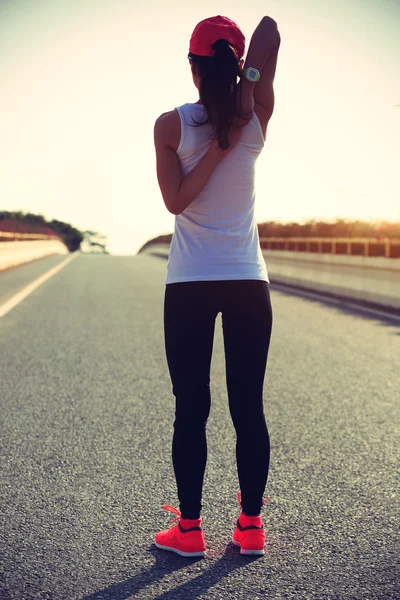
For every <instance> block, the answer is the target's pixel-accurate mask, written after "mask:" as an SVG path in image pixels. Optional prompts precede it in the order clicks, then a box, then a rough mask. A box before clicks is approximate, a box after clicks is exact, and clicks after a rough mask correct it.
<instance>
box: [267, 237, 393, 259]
mask: <svg viewBox="0 0 400 600" xmlns="http://www.w3.org/2000/svg"><path fill="white" fill-rule="evenodd" d="M260 245H261V248H262V249H263V250H289V251H293V252H318V253H319V254H323V253H327V254H347V255H353V256H354V255H355V256H384V257H386V258H400V239H392V238H382V239H377V238H327V237H324V238H322V237H306V238H301V237H287V238H283V237H260Z"/></svg>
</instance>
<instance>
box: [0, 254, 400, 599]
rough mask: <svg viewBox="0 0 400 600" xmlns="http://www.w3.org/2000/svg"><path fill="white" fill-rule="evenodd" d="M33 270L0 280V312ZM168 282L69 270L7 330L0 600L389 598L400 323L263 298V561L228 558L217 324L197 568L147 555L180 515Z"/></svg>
mask: <svg viewBox="0 0 400 600" xmlns="http://www.w3.org/2000/svg"><path fill="white" fill-rule="evenodd" d="M46 260H47V264H46V263H45V262H41V263H39V262H38V263H36V266H35V267H33V266H32V265H31V266H30V267H29V269H30V270H29V269H28V265H26V266H25V267H19V268H18V269H13V270H12V271H8V272H6V273H2V274H0V288H1V289H2V292H1V294H0V298H5V297H9V296H10V295H11V291H10V290H11V288H12V289H13V290H16V289H17V288H18V287H19V286H21V285H23V283H24V281H25V283H29V281H30V280H31V278H32V276H33V273H32V268H33V270H35V273H37V274H36V275H35V276H37V275H38V274H39V272H38V271H40V270H41V269H42V270H44V271H45V270H46V269H48V268H50V266H52V264H51V265H50V264H49V263H50V262H51V263H53V262H54V261H55V259H52V260H51V261H49V260H48V259H46ZM57 260H62V258H58V259H57ZM165 268H166V262H165V260H163V259H161V258H157V257H152V256H142V255H140V256H137V257H113V256H78V257H77V258H76V259H75V260H73V261H72V262H71V263H69V264H68V265H67V266H66V267H65V268H63V269H62V270H61V271H60V272H59V273H57V274H56V275H55V276H54V277H53V278H52V279H50V280H49V281H48V282H46V283H45V284H43V286H41V287H40V288H38V289H37V290H36V291H35V292H33V293H32V294H31V295H30V296H29V297H27V298H26V299H25V300H24V301H23V302H22V303H21V304H19V305H18V306H16V307H15V308H14V309H13V310H12V311H11V312H9V313H8V314H7V315H5V316H4V317H3V318H1V319H0V401H1V422H0V457H1V472H0V509H1V516H0V554H1V579H0V598H1V600H31V599H39V598H40V599H49V600H50V599H51V600H61V599H62V600H84V599H85V600H127V599H128V598H135V599H153V598H160V599H167V598H168V599H174V600H175V599H176V600H180V599H188V600H189V599H190V600H192V599H207V600H214V599H218V600H219V599H233V598H234V599H235V600H236V599H239V600H241V599H243V600H244V599H246V600H247V599H252V600H256V599H261V598H262V599H266V600H274V599H281V598H285V599H286V598H289V599H296V600H302V599H303V598H304V599H326V600H328V599H331V600H347V599H357V600H358V599H360V600H361V599H362V600H372V599H380V600H391V599H395V598H400V585H399V579H400V573H399V554H400V553H399V551H400V545H399V514H398V508H399V502H398V463H399V461H398V458H399V457H398V449H399V447H400V444H399V391H400V369H399V362H400V361H399V359H400V326H399V324H397V325H396V324H395V323H394V322H390V321H385V320H382V319H378V318H372V317H367V316H365V315H361V314H357V313H356V312H354V311H353V312H351V311H349V310H345V309H341V308H340V307H334V306H332V305H329V304H324V303H323V302H322V301H312V300H310V299H305V298H299V297H296V295H295V294H291V293H283V292H282V291H277V290H274V289H272V303H273V310H274V325H273V334H272V341H271V349H270V357H269V362H268V368H267V374H266V379H265V393H264V398H265V411H266V415H267V420H268V425H269V430H270V436H271V452H272V455H271V471H270V478H269V482H268V486H267V490H266V493H267V494H268V495H270V496H271V500H270V501H269V502H268V503H267V504H266V505H265V507H264V509H263V515H264V523H265V527H266V531H267V535H268V543H267V551H266V554H265V556H264V557H261V558H250V557H243V556H240V555H239V552H238V549H237V548H236V547H234V546H233V545H232V544H231V543H230V539H231V535H232V531H233V528H234V525H235V520H236V518H237V515H238V506H237V501H236V494H237V491H238V481H237V475H236V467H235V462H234V431H233V426H232V424H231V422H230V417H229V412H228V408H227V394H226V386H225V369H224V355H223V344H222V334H221V321H220V316H219V317H218V323H217V331H216V336H215V346H214V356H213V362H212V372H211V376H212V383H211V391H212V400H213V405H212V410H211V415H210V419H209V426H208V443H209V460H208V465H207V472H206V481H205V487H204V497H203V502H204V505H205V507H204V511H203V518H204V529H205V535H206V540H207V543H208V553H207V557H206V558H205V559H203V560H193V559H184V558H181V557H179V556H176V555H174V554H172V553H168V552H165V551H162V550H158V549H157V548H155V546H154V545H153V542H152V539H153V536H154V534H155V532H156V531H158V530H159V529H160V528H165V527H167V526H168V524H169V522H170V520H171V518H172V517H170V515H169V513H167V512H165V511H164V510H162V508H161V506H162V504H172V505H175V506H176V505H177V498H176V492H175V481H174V477H173V470H172V465H171V458H170V444H171V436H172V422H173V410H174V398H173V395H172V390H171V384H170V380H169V374H168V368H167V364H166V359H165V353H164V341H163V327H162V312H163V294H164V279H165ZM17 279H18V282H17Z"/></svg>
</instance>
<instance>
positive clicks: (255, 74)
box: [247, 67, 258, 82]
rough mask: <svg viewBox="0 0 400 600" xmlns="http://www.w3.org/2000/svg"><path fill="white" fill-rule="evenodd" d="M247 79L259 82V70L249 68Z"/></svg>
mask: <svg viewBox="0 0 400 600" xmlns="http://www.w3.org/2000/svg"><path fill="white" fill-rule="evenodd" d="M247 79H248V80H249V81H252V82H254V81H258V71H257V69H254V68H253V67H249V68H248V69H247Z"/></svg>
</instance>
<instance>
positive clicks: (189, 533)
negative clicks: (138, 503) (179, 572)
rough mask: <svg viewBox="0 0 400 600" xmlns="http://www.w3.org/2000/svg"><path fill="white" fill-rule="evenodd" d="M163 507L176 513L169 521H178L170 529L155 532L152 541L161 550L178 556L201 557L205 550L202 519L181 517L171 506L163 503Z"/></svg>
mask: <svg viewBox="0 0 400 600" xmlns="http://www.w3.org/2000/svg"><path fill="white" fill-rule="evenodd" d="M163 508H165V510H168V511H169V512H172V513H174V514H175V515H176V517H175V519H173V520H172V521H171V523H170V525H171V524H172V523H175V521H178V523H177V524H176V525H175V526H174V527H171V528H170V529H165V530H164V531H160V532H159V533H157V535H156V537H155V540H154V543H155V545H156V546H157V548H161V550H170V551H171V552H176V554H180V556H189V557H191V556H192V557H196V556H201V557H203V556H204V554H205V551H206V544H205V541H204V533H203V529H202V527H201V522H202V519H201V517H200V519H182V518H181V513H180V512H179V510H178V509H176V508H175V507H173V506H169V505H166V504H165V505H164V506H163Z"/></svg>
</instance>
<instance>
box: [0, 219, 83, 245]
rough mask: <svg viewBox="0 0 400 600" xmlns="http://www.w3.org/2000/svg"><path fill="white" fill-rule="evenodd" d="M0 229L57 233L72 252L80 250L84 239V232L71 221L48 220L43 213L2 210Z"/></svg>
mask: <svg viewBox="0 0 400 600" xmlns="http://www.w3.org/2000/svg"><path fill="white" fill-rule="evenodd" d="M0 231H7V232H12V233H39V234H42V235H55V236H58V237H59V238H60V239H61V240H62V241H63V242H64V244H65V245H66V246H67V248H68V250H69V251H70V252H75V251H76V250H79V248H80V246H81V243H82V241H83V239H84V232H82V231H79V229H77V228H76V227H73V226H72V225H70V224H69V223H64V222H63V221H58V220H57V219H52V220H51V221H47V219H45V218H44V217H43V215H35V214H33V213H29V212H28V213H24V212H22V211H17V212H10V211H5V210H2V211H0Z"/></svg>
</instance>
